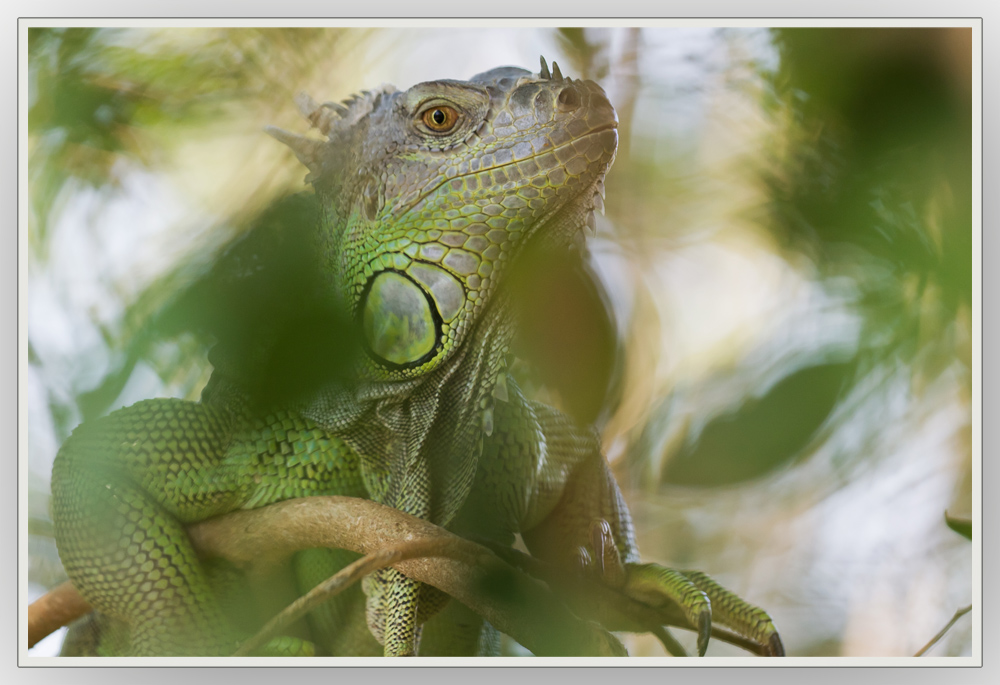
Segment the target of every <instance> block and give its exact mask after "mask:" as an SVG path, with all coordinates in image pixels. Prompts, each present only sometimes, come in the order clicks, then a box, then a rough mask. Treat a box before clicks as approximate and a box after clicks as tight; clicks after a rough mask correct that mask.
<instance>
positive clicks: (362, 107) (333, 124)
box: [264, 84, 396, 181]
mask: <svg viewBox="0 0 1000 685" xmlns="http://www.w3.org/2000/svg"><path fill="white" fill-rule="evenodd" d="M395 90H396V88H395V86H392V85H389V84H385V85H382V86H380V87H379V88H377V89H375V90H363V91H361V93H357V94H354V95H352V96H351V97H349V98H347V99H346V100H344V101H343V102H341V103H337V102H324V103H322V104H320V103H318V102H316V101H315V100H313V99H312V98H311V97H310V96H309V95H308V94H307V93H305V92H302V93H299V94H298V95H296V96H295V105H296V106H297V107H298V109H299V112H301V113H302V116H303V117H305V118H306V120H307V121H308V122H309V124H310V125H311V126H312V127H313V128H316V129H318V130H319V132H320V133H322V134H323V135H324V136H326V138H327V140H334V139H335V138H337V136H338V134H340V133H342V132H345V131H347V130H348V129H350V128H351V126H353V125H354V124H356V123H357V122H358V121H359V120H360V119H361V118H362V117H364V116H365V115H367V114H369V113H371V111H372V109H374V107H375V103H376V102H377V100H378V98H379V96H380V95H383V94H385V93H392V92H394V91H395ZM264 131H265V132H266V133H268V134H269V135H270V136H272V137H273V138H275V139H276V140H277V141H278V142H281V143H284V144H285V145H287V146H288V147H290V148H291V149H292V152H294V153H295V156H296V157H297V158H298V160H299V161H300V162H302V163H303V164H304V165H305V166H306V167H307V168H308V169H309V171H310V172H312V173H311V174H310V177H311V176H312V175H313V174H315V173H317V172H318V171H319V168H320V163H321V158H320V155H321V151H322V148H323V145H324V142H323V141H321V140H316V139H315V138H309V137H306V136H301V135H298V134H297V133H292V132H290V131H285V130H284V129H280V128H278V127H276V126H266V127H265V128H264ZM306 180H307V181H308V180H311V179H310V178H309V177H307V179H306Z"/></svg>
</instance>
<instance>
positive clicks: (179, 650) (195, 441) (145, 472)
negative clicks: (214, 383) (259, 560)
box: [52, 399, 364, 656]
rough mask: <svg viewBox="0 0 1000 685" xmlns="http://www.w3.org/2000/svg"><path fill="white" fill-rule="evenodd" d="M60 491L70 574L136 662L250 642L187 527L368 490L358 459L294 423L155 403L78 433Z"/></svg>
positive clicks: (61, 543) (56, 485) (60, 524)
mask: <svg viewBox="0 0 1000 685" xmlns="http://www.w3.org/2000/svg"><path fill="white" fill-rule="evenodd" d="M52 491H53V519H54V523H55V532H56V541H57V544H58V547H59V553H60V556H61V558H62V560H63V563H64V565H65V567H66V571H67V573H68V575H69V576H70V579H71V580H72V581H73V582H74V584H75V585H76V586H77V588H78V590H79V591H80V593H81V594H82V595H83V596H84V597H85V598H86V599H87V600H88V601H89V602H91V603H92V604H93V605H94V606H95V607H96V608H97V609H98V610H99V611H100V612H102V613H103V614H106V615H108V616H110V617H112V618H114V619H117V620H119V621H121V622H124V623H125V624H126V625H127V626H128V628H129V642H130V648H129V653H130V654H133V655H137V656H139V655H157V656H164V655H227V654H231V653H232V652H233V651H234V650H235V648H236V646H237V641H238V640H239V639H240V637H241V636H246V633H247V632H248V631H247V630H246V629H244V630H239V627H238V626H234V625H232V621H231V620H230V619H229V618H228V617H227V616H226V615H225V613H224V612H223V610H222V609H221V608H220V604H219V601H218V599H217V597H216V594H215V592H214V590H213V588H212V586H211V583H210V579H209V577H208V576H207V575H206V573H205V570H204V569H203V567H202V565H201V563H200V560H199V559H198V558H197V557H196V555H195V552H194V550H193V548H192V546H191V544H190V541H189V540H188V537H187V533H186V532H185V530H184V524H186V523H191V522H194V521H200V520H203V519H205V518H208V517H210V516H215V515H219V514H223V513H226V512H229V511H233V510H236V509H241V508H242V509H249V508H255V507H259V506H264V505H266V504H270V503H273V502H278V501H281V500H285V499H291V498H294V497H304V496H308V495H321V494H343V495H354V496H358V495H363V494H364V486H363V484H362V481H361V477H360V473H359V469H358V465H357V458H356V457H355V455H354V453H353V452H352V451H351V450H349V449H348V448H347V447H346V445H344V444H343V443H342V442H341V441H340V440H338V439H336V438H334V437H332V436H330V435H328V434H327V433H326V432H324V431H322V430H320V429H318V428H317V427H316V426H315V425H314V424H312V423H311V422H309V421H308V420H305V419H302V418H301V417H298V416H296V415H294V414H291V413H288V412H278V413H274V414H272V415H269V416H264V417H261V418H252V417H246V416H241V415H237V414H234V413H232V412H229V411H226V410H222V409H217V408H214V407H212V406H209V405H204V404H197V403H193V402H183V401H180V400H168V399H159V400H150V401H146V402H140V403H138V404H135V405H133V406H131V407H128V408H126V409H122V410H119V411H117V412H114V413H113V414H111V415H109V416H107V417H105V418H102V419H99V420H97V421H93V422H89V423H87V424H84V425H83V426H81V427H80V428H78V429H77V430H76V431H75V432H74V433H73V435H72V436H71V437H70V439H69V440H67V441H66V443H65V445H64V446H63V448H62V449H61V450H60V452H59V454H58V456H57V458H56V461H55V464H54V467H53V476H52Z"/></svg>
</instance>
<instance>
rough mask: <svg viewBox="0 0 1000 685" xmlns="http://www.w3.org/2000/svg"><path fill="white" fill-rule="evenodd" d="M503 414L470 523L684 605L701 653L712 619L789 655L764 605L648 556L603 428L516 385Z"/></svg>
mask: <svg viewBox="0 0 1000 685" xmlns="http://www.w3.org/2000/svg"><path fill="white" fill-rule="evenodd" d="M496 416H497V428H498V431H497V434H496V435H495V436H494V437H493V439H492V440H491V441H490V442H489V443H487V446H486V449H485V450H484V455H483V460H482V465H481V471H480V474H479V476H478V481H477V488H476V490H475V491H474V492H473V494H472V496H471V497H470V504H469V506H468V508H467V511H466V512H464V513H465V520H468V521H477V520H478V521H485V520H492V521H494V522H495V523H494V527H493V528H492V529H489V530H480V531H477V532H479V534H484V535H486V536H487V537H491V538H493V539H495V540H503V539H504V538H505V537H507V539H508V540H509V537H508V536H509V535H510V533H511V532H520V533H521V535H522V537H523V539H524V541H525V543H526V544H527V546H528V549H529V550H530V551H531V552H532V554H533V555H534V556H536V557H538V558H539V559H542V560H544V561H548V562H551V563H553V564H554V565H556V566H557V567H558V568H561V569H564V571H565V572H566V573H568V574H574V573H579V572H580V570H581V569H582V570H583V572H584V573H585V574H588V575H591V576H592V577H595V578H598V579H600V580H601V581H602V582H603V583H605V584H606V585H608V586H610V587H611V588H613V589H615V590H616V591H618V592H621V593H623V594H624V595H625V596H626V597H627V598H629V599H632V600H636V601H639V602H642V603H644V604H646V605H648V606H651V607H654V608H663V607H665V606H667V605H676V606H677V607H678V608H679V609H680V610H681V612H682V613H683V615H684V616H685V617H686V618H687V620H688V621H689V622H690V623H691V625H692V626H693V627H694V628H695V629H696V630H697V632H698V648H699V652H700V653H702V654H703V653H704V651H705V648H706V647H707V645H708V640H709V636H710V634H711V630H712V626H713V623H714V624H716V625H722V626H726V627H729V628H731V629H732V630H734V631H735V632H736V633H738V634H739V635H741V636H743V637H746V638H749V639H751V640H753V641H754V642H756V643H758V644H759V645H762V646H763V647H764V648H765V649H764V650H763V651H766V652H769V653H774V654H781V653H782V648H781V641H780V638H778V635H777V631H776V630H775V628H774V625H773V623H772V622H771V620H770V618H769V617H768V616H767V614H766V613H765V612H763V611H762V610H760V609H758V608H757V607H754V606H753V605H750V604H748V603H746V602H744V601H743V600H741V599H740V598H738V597H737V596H736V595H734V594H732V593H730V592H728V591H727V590H725V589H724V588H722V587H721V586H719V585H718V584H717V583H715V582H714V581H712V580H711V579H710V578H708V577H707V576H705V575H704V574H702V573H698V572H688V571H676V570H673V569H668V568H664V567H662V566H659V565H657V564H643V563H640V560H639V553H638V550H637V547H636V543H635V535H634V530H633V527H632V520H631V517H630V515H629V512H628V508H627V506H626V504H625V501H624V499H623V498H622V496H621V492H620V490H619V488H618V484H617V483H616V482H615V480H614V477H613V476H612V474H611V472H610V470H609V469H608V466H607V463H606V462H605V461H604V457H603V456H602V455H601V451H600V446H599V443H598V441H597V439H596V437H595V436H594V435H592V434H590V433H589V432H588V431H585V430H582V429H581V428H579V427H578V426H577V425H575V424H574V423H573V422H572V421H571V420H570V419H569V418H568V417H566V416H565V415H563V414H562V413H560V412H558V411H556V410H555V409H552V408H551V407H547V406H545V405H542V404H538V403H534V402H529V401H527V400H525V399H524V398H523V397H522V396H521V394H520V391H519V390H518V389H517V387H516V385H515V384H513V383H511V386H510V401H509V402H498V403H497V406H496ZM487 512H489V513H487ZM595 617H596V616H595ZM608 627H610V628H612V629H622V628H630V627H629V626H628V625H625V626H608ZM630 629H631V628H630Z"/></svg>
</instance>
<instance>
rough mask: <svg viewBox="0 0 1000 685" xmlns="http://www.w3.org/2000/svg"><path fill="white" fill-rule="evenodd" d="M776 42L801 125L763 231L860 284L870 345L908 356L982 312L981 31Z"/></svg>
mask: <svg viewBox="0 0 1000 685" xmlns="http://www.w3.org/2000/svg"><path fill="white" fill-rule="evenodd" d="M775 33H776V40H777V44H778V46H779V48H780V50H781V55H782V59H781V68H780V69H779V71H778V72H777V73H776V74H775V76H774V79H773V83H774V96H775V107H778V106H781V107H784V108H785V110H786V112H787V113H788V115H789V116H790V117H791V118H792V121H791V122H790V125H789V126H788V130H787V134H788V135H789V140H788V142H787V143H786V144H785V145H784V146H783V147H784V149H783V150H781V152H782V153H784V154H782V156H781V157H780V158H779V159H777V160H776V162H777V166H776V169H775V173H774V175H773V176H770V177H769V178H768V182H769V186H770V189H771V193H772V197H773V204H772V206H771V208H770V209H771V212H770V221H768V222H767V225H768V226H770V227H771V228H772V230H774V231H775V233H776V234H777V235H779V236H780V237H782V238H784V239H785V241H787V242H788V243H789V244H790V245H791V246H793V247H794V248H796V249H799V250H802V251H805V252H807V253H808V254H810V255H812V256H813V258H814V259H816V260H817V261H819V262H820V265H821V267H826V268H830V269H834V270H841V271H844V270H846V271H847V272H848V273H849V274H850V275H851V276H853V277H854V280H855V281H856V283H857V284H858V285H859V286H860V287H861V288H862V291H863V293H864V297H863V306H864V307H865V310H864V313H865V314H866V316H867V319H868V320H869V321H870V323H871V325H872V326H873V327H874V330H872V332H871V333H870V335H871V337H872V338H873V339H877V340H879V342H880V343H882V345H881V346H882V348H883V350H884V351H887V352H892V353H898V354H902V355H904V356H906V357H910V358H912V357H913V356H914V355H915V354H916V353H917V352H918V351H919V347H920V346H921V345H923V344H925V343H927V342H928V340H927V337H926V335H925V336H921V327H922V326H927V325H931V326H933V327H934V328H935V330H934V333H937V332H938V331H939V330H940V329H941V328H944V327H945V326H946V325H947V324H948V323H949V322H950V321H953V320H954V319H955V318H956V317H957V316H958V315H959V312H960V310H962V308H963V307H964V308H968V307H969V306H970V305H971V301H972V109H971V108H972V99H971V72H969V69H970V68H971V67H970V65H971V61H972V52H971V50H972V33H971V30H970V29H951V30H940V29H879V30H872V29H852V30H841V29H837V30H828V29H798V30H792V29H781V30H777V31H776V32H775ZM779 103H780V104H779ZM859 252H860V253H862V255H863V256H860V257H859ZM866 257H871V258H874V259H877V260H878V262H879V264H871V265H865V264H863V263H862V265H863V266H866V267H867V268H865V269H855V270H851V269H850V267H851V264H852V263H857V262H859V261H861V260H862V259H864V258H866ZM879 266H881V267H883V268H879ZM883 269H884V270H883ZM929 319H937V320H936V321H930V320H929ZM879 334H882V335H879ZM933 337H937V336H933ZM966 356H967V355H966Z"/></svg>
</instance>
